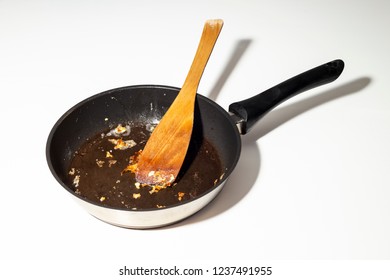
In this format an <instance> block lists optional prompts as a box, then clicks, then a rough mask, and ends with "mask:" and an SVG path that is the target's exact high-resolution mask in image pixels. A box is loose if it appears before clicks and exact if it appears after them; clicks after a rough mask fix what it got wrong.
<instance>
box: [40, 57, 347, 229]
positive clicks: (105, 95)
mask: <svg viewBox="0 0 390 280" xmlns="http://www.w3.org/2000/svg"><path fill="white" fill-rule="evenodd" d="M343 68H344V62H343V61H342V60H334V61H331V62H329V63H326V64H323V65H321V66H318V67H316V68H313V69H311V70H309V71H307V72H304V73H302V74H299V75H297V76H295V77H293V78H291V79H289V80H287V81H285V82H282V83H280V84H279V85H277V86H275V87H272V88H270V89H268V90H266V91H264V92H262V93H260V94H258V95H256V96H254V97H252V98H249V99H247V100H243V101H240V102H236V103H233V104H231V105H230V106H229V112H230V113H228V112H227V111H225V110H224V109H223V108H222V107H220V106H219V105H218V104H216V103H215V102H213V101H212V100H210V99H208V98H206V97H204V96H202V95H200V94H198V95H197V97H196V106H195V107H196V108H195V122H194V129H193V133H192V138H191V144H190V147H189V152H188V154H187V156H186V159H185V163H184V165H183V167H182V170H181V171H180V173H181V175H180V174H179V176H178V178H177V181H178V182H177V186H176V185H173V186H171V187H169V188H167V189H164V190H160V191H159V192H158V193H153V190H152V191H151V189H148V192H149V193H150V195H149V194H148V193H146V190H145V188H140V187H139V186H137V184H133V183H131V184H133V185H131V186H130V183H128V181H127V180H130V179H129V178H131V176H133V174H129V173H123V174H118V176H120V178H119V179H117V180H116V181H115V182H114V183H113V185H112V186H111V185H109V184H107V183H99V182H97V183H96V184H95V185H94V186H95V187H91V188H90V191H91V193H94V196H95V197H96V199H92V198H89V197H87V196H83V195H82V194H80V192H79V191H78V188H77V186H78V183H79V181H77V182H76V177H75V175H74V173H75V172H76V173H77V172H78V171H77V169H76V171H75V169H74V168H72V165H73V164H76V163H75V160H76V159H77V157H79V158H80V162H83V160H85V159H86V157H87V155H86V153H84V152H82V150H80V149H83V148H82V147H84V148H85V147H87V146H88V145H89V144H86V143H88V141H89V142H90V143H92V142H93V141H95V142H93V143H96V141H103V140H104V141H105V142H104V143H106V142H107V143H108V141H106V140H107V139H108V140H109V141H111V140H110V138H109V137H113V136H107V135H111V134H110V133H111V132H110V131H112V130H113V129H115V128H116V127H117V125H118V124H121V125H122V126H123V127H128V134H129V135H128V136H126V137H134V142H136V145H135V146H134V147H132V148H131V149H132V150H128V153H129V154H127V155H126V160H127V161H128V159H129V157H130V156H131V154H134V152H136V151H138V150H140V149H142V145H144V144H145V142H146V140H147V137H148V135H147V134H145V131H141V130H137V129H136V128H134V129H133V126H135V125H137V126H143V127H145V128H148V127H149V128H150V127H153V126H154V125H156V124H157V123H158V121H159V120H160V119H161V118H162V116H163V115H164V113H165V112H166V110H167V109H168V108H169V106H170V104H171V103H172V102H173V100H174V99H175V97H176V95H177V94H178V93H179V90H180V89H179V88H175V87H168V86H160V85H139V86H128V87H122V88H116V89H112V90H108V91H105V92H102V93H99V94H96V95H94V96H92V97H89V98H87V99H85V100H84V101H81V102H80V103H78V104H77V105H75V106H74V107H72V108H71V109H69V110H68V111H67V112H66V113H65V114H64V115H63V116H62V117H61V118H60V119H59V120H58V121H57V122H56V123H55V125H54V127H53V128H52V130H51V132H50V134H49V136H48V140H47V146H46V157H47V162H48V165H49V168H50V170H51V172H52V174H53V175H54V177H55V179H56V180H57V181H58V182H59V183H60V184H61V185H62V186H63V187H64V188H65V189H66V190H67V191H68V192H69V193H70V194H71V195H72V197H74V198H75V199H76V201H77V202H78V203H80V204H81V205H82V206H83V207H84V208H85V209H86V210H87V211H88V212H89V213H90V214H91V215H93V216H95V217H96V218H98V219H100V220H103V221H105V222H107V223H109V224H113V225H117V226H121V227H126V228H139V229H146V228H155V227H161V226H165V225H168V224H172V223H175V222H178V221H180V220H182V219H184V218H186V217H188V216H190V215H192V214H194V213H196V212H197V211H199V210H200V209H202V208H203V207H204V206H206V205H207V204H208V203H210V202H211V201H212V200H213V198H215V196H216V195H217V194H218V193H219V192H220V191H221V190H222V187H223V185H224V184H225V182H226V180H227V179H228V177H229V175H230V174H231V172H232V171H233V169H234V168H235V166H236V164H237V162H238V159H239V157H240V152H241V137H240V136H241V134H245V133H247V132H248V131H249V130H250V129H251V127H253V125H254V124H255V123H256V122H257V121H258V120H259V119H260V118H261V117H262V116H264V115H265V114H266V113H267V112H269V111H270V110H271V109H273V108H274V107H275V106H277V105H279V104H280V103H282V102H283V101H285V100H287V99H289V98H290V97H292V96H294V95H296V94H298V93H301V92H303V91H306V90H309V89H311V88H314V87H317V86H320V85H323V84H326V83H330V82H332V81H334V80H336V79H337V78H338V77H339V75H340V74H341V73H342V71H343ZM137 131H138V132H137ZM141 135H142V137H141ZM105 137H107V139H106V138H105ZM120 137H122V135H121V136H120ZM93 139H95V140H93ZM102 139H103V140H102ZM127 139H130V138H127ZM92 140H93V141H92ZM161 141H162V142H163V141H164V139H162V140H161ZM205 144H207V145H209V146H208V147H209V148H207V149H206V150H205V151H206V152H205V154H204V155H202V156H203V157H204V158H201V155H200V154H201V150H202V145H205ZM86 145H87V146H86ZM91 145H92V144H91ZM80 147H81V148H80ZM99 148H101V147H100V146H99ZM101 149H102V151H103V150H104V148H101ZM118 151H119V150H114V149H111V150H109V151H108V150H106V151H105V155H106V157H107V159H104V160H101V161H99V160H98V158H96V162H95V160H94V159H93V161H94V162H93V163H92V164H91V166H93V168H95V169H96V170H97V171H96V172H95V171H90V172H84V173H85V174H87V173H88V175H89V176H90V177H91V180H92V179H93V178H95V177H96V178H99V176H101V177H102V180H108V179H110V175H107V174H103V172H101V171H100V170H103V169H99V167H101V166H103V165H104V164H108V163H107V162H108V158H109V157H110V158H112V159H115V157H116V154H115V153H118V155H119V152H118ZM213 153H215V154H213ZM207 157H210V159H209V158H207ZM112 159H110V160H112ZM216 159H218V163H219V167H218V168H219V170H220V171H219V173H218V174H216V171H215V170H214V171H213V170H212V168H211V167H209V164H208V163H207V162H208V160H216ZM101 162H102V163H101ZM115 162H117V163H116V164H117V165H118V164H119V160H118V161H115ZM196 162H197V164H196ZM99 163H101V164H99ZM111 163H112V164H114V161H110V164H111ZM121 164H124V166H125V165H126V164H128V162H123V163H121ZM195 165H196V168H197V170H195V172H194V176H193V177H191V178H189V179H188V178H187V179H185V178H186V174H187V173H189V172H192V171H191V170H192V169H194V168H195V167H194V166H195ZM97 166H98V167H97ZM113 167H114V165H112V166H111V165H110V168H108V167H107V170H109V171H110V172H111V171H112V170H113ZM95 169H94V170H95ZM210 169H211V171H210ZM84 173H82V172H80V174H81V175H82V176H83V175H84ZM209 173H212V174H209ZM70 174H73V176H74V177H72V178H73V180H72V178H71V179H70ZM203 175H204V176H205V179H204V180H203V179H199V178H202V177H201V176H203ZM94 176H95V177H94ZM199 176H200V177H199ZM208 176H209V177H210V176H211V178H215V180H214V179H212V181H211V183H210V182H208V183H207V185H206V186H203V189H202V188H200V187H199V188H196V189H195V188H194V187H193V185H195V182H192V181H191V180H192V179H193V178H195V179H194V180H196V179H197V178H198V181H202V182H206V181H207V180H206V177H207V178H208ZM212 176H214V177H212ZM243 176H244V174H243ZM82 180H83V177H81V179H80V182H81V181H82ZM181 180H183V182H184V181H185V180H187V181H186V183H185V184H186V185H188V186H184V183H183V189H180V188H182V187H181V185H180V184H181V182H180V181H181ZM107 182H108V181H107ZM119 182H120V183H119ZM116 183H118V184H128V185H129V187H128V188H129V189H130V187H132V188H133V189H134V190H133V193H132V194H131V193H129V194H127V193H126V190H124V191H121V192H119V193H118V194H117V195H115V197H120V196H121V195H122V197H121V198H120V199H121V201H119V200H118V203H122V204H123V205H127V204H128V205H130V203H133V202H131V201H134V203H140V201H141V199H142V198H143V197H147V196H150V197H151V198H150V199H155V200H156V199H157V198H158V197H159V195H161V199H162V201H157V202H156V201H154V202H153V203H155V204H156V207H152V206H150V205H151V204H150V205H149V206H145V207H144V208H142V207H140V206H137V205H136V204H134V205H136V206H134V205H133V206H131V205H130V206H128V207H124V206H123V205H122V206H123V207H122V206H121V205H120V204H119V205H115V204H112V205H110V204H109V203H108V202H110V200H114V198H112V199H111V198H109V197H108V196H107V195H108V194H107V193H105V192H104V191H107V189H108V188H111V189H109V191H107V192H110V193H111V192H112V191H114V190H115V189H116V185H115V184H116ZM184 187H188V188H190V189H191V190H189V191H188V192H187V191H186V190H185V189H184ZM237 187H239V186H237ZM138 192H139V193H138ZM170 192H171V193H172V194H174V195H173V197H174V198H175V199H176V200H175V201H174V202H170V204H168V203H165V202H164V201H163V199H164V195H165V194H168V193H170ZM141 195H142V196H141ZM182 198H183V199H182ZM126 203H127V204H126ZM148 203H149V202H148Z"/></svg>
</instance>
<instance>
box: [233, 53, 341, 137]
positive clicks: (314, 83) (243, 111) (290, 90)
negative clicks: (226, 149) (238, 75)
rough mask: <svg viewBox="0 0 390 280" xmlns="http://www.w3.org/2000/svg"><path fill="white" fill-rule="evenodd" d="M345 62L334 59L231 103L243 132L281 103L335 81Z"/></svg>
mask: <svg viewBox="0 0 390 280" xmlns="http://www.w3.org/2000/svg"><path fill="white" fill-rule="evenodd" d="M343 69H344V62H343V61H342V60H340V59H336V60H333V61H331V62H328V63H325V64H323V65H320V66H317V67H315V68H313V69H311V70H308V71H306V72H304V73H301V74H299V75H297V76H295V77H293V78H290V79H288V80H286V81H284V82H282V83H280V84H278V85H276V86H274V87H272V88H270V89H268V90H266V91H264V92H262V93H260V94H258V95H255V96H253V97H251V98H248V99H246V100H243V101H239V102H235V103H232V104H230V106H229V112H230V113H232V114H233V115H234V116H235V117H236V119H238V120H237V121H236V122H237V125H238V127H239V129H240V133H241V134H246V133H247V132H248V131H249V130H250V129H251V127H252V126H253V125H254V124H255V123H256V122H257V121H258V120H259V119H261V118H262V117H263V116H264V115H265V114H267V113H268V112H269V111H271V110H272V109H273V108H274V107H276V106H277V105H279V104H280V103H282V102H284V101H286V100H288V99H289V98H291V97H293V96H295V95H297V94H299V93H301V92H304V91H306V90H309V89H312V88H315V87H318V86H321V85H324V84H327V83H330V82H333V81H334V80H336V79H337V78H338V77H339V76H340V74H341V73H342V72H343Z"/></svg>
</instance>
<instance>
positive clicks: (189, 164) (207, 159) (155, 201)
mask: <svg viewBox="0 0 390 280" xmlns="http://www.w3.org/2000/svg"><path fill="white" fill-rule="evenodd" d="M109 131H110V130H109V129H107V131H104V132H101V133H99V134H98V135H96V136H95V137H93V138H91V139H88V140H87V141H86V142H85V143H84V144H83V145H82V146H81V147H80V148H79V149H78V150H77V151H76V152H75V154H74V157H73V159H72V161H71V164H70V168H69V175H68V179H69V182H68V185H72V189H73V190H74V191H75V193H76V194H77V195H79V196H81V197H84V198H85V199H87V200H89V201H91V202H95V203H98V204H101V205H104V206H109V207H114V208H120V209H133V210H136V209H137V210H142V209H153V208H163V207H167V206H171V205H175V204H178V203H181V202H184V201H187V200H190V199H193V198H196V197H197V196H199V195H202V194H203V193H205V192H207V191H208V190H209V189H210V188H212V187H213V186H215V184H217V183H218V182H219V181H220V180H221V179H222V177H223V171H222V165H221V161H220V159H219V157H218V154H217V151H216V150H215V148H214V147H213V146H212V144H211V143H210V142H209V141H207V140H206V139H198V140H196V139H192V140H191V143H190V147H189V152H188V154H187V157H186V160H185V162H184V165H183V167H182V169H181V171H180V173H179V175H178V177H177V179H176V180H175V182H174V183H173V184H172V186H169V187H167V188H166V189H162V190H160V191H158V192H155V193H150V191H151V190H152V187H150V186H144V187H142V186H138V187H137V185H138V184H137V183H136V180H135V176H134V174H133V173H131V172H126V173H123V170H124V169H125V168H126V167H127V166H128V164H129V159H130V157H131V156H133V155H134V154H135V153H136V152H138V151H139V150H141V149H143V147H144V146H145V144H146V141H147V139H148V138H149V136H150V134H151V132H149V131H148V130H147V129H146V127H145V126H144V125H142V126H141V125H134V126H131V128H130V134H129V135H128V136H123V137H120V136H116V137H115V136H107V133H108V132H109ZM120 138H121V139H122V140H124V141H126V140H134V141H135V142H136V145H135V146H134V147H132V148H128V149H125V150H119V149H114V146H115V145H114V144H113V143H112V142H111V141H109V139H120ZM162 141H163V140H162ZM162 144H163V143H162ZM76 176H78V177H77V178H78V179H76V180H75V178H76Z"/></svg>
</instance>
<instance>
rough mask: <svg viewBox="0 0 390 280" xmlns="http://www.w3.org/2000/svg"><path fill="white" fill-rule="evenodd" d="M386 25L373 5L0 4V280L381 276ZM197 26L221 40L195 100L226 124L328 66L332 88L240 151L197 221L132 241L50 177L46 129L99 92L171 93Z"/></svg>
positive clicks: (389, 213) (266, 122) (388, 157)
mask: <svg viewBox="0 0 390 280" xmlns="http://www.w3.org/2000/svg"><path fill="white" fill-rule="evenodd" d="M389 13H390V2H389V1H385V0H371V1H363V0H360V1H352V0H348V1H347V0H346V1H339V0H337V1H336V0H327V1H303V0H296V1H287V0H286V1H281V0H278V1H254V0H253V1H248V0H237V1H233V0H231V1H213V0H207V1H206V0H196V1H173V0H164V1H103V0H102V1H86V0H79V1H59V0H57V1H43V0H41V1H20V0H12V1H7V0H0V94H1V109H0V122H1V138H0V139H1V140H0V141H1V160H0V170H1V178H2V182H1V189H2V191H1V193H0V221H1V230H0V236H1V239H0V246H1V248H0V258H1V262H2V264H3V265H4V268H8V269H9V271H11V272H13V274H12V275H13V276H15V279H19V278H18V276H20V275H24V276H27V275H30V276H31V275H37V276H38V275H40V276H41V277H43V278H44V276H47V279H51V278H50V275H49V273H48V272H47V269H48V268H49V267H52V268H53V267H54V268H55V269H57V271H56V278H58V277H59V276H64V275H67V277H68V276H75V275H89V276H94V277H95V278H96V277H98V276H99V275H100V276H101V277H103V275H104V277H103V278H105V279H108V278H111V279H117V278H118V279H119V278H120V277H119V276H118V269H119V268H121V267H123V266H124V265H127V266H132V265H134V266H135V265H136V264H138V265H143V266H147V265H160V264H165V265H166V266H169V265H174V264H179V263H181V264H182V266H183V267H184V266H187V267H188V266H191V265H192V266H196V264H198V266H204V267H205V266H208V267H210V266H212V265H216V264H219V265H231V264H241V265H272V264H274V267H275V271H276V272H275V277H277V275H279V276H280V275H282V274H283V275H285V276H292V274H289V269H290V268H291V267H295V268H296V267H299V269H297V268H296V269H295V270H294V274H295V276H299V275H300V276H301V277H302V276H304V275H305V274H304V271H307V269H309V271H310V268H308V267H311V265H310V264H313V263H312V261H320V263H319V265H320V267H322V268H324V267H327V268H328V269H325V270H321V269H318V270H317V269H312V271H310V273H312V274H313V273H314V274H316V273H318V275H316V279H321V278H319V277H320V275H324V273H325V274H326V273H328V274H327V275H328V276H332V277H334V276H337V273H335V274H336V275H334V274H332V273H331V272H330V271H331V269H329V267H332V265H334V266H336V267H339V268H340V270H341V271H343V272H344V273H345V275H344V276H351V274H352V275H355V276H359V275H362V273H361V271H362V269H363V270H364V269H365V268H366V267H367V261H369V267H370V266H375V267H376V269H379V270H380V271H381V273H380V277H385V276H384V273H385V274H386V273H388V274H387V275H389V274H390V273H389V271H388V270H386V269H385V268H384V267H385V266H386V265H388V264H389V262H386V263H385V264H386V265H385V264H383V263H382V262H380V260H387V261H388V260H390V175H389V174H390V172H389V171H390V170H389V167H390V148H389V143H390V108H389V106H390V79H389V70H388V69H389V65H390V55H389V52H390V39H389V38H390V37H389V27H390V17H389ZM209 18H222V19H224V21H225V25H224V28H223V30H222V33H221V35H220V37H219V40H218V42H217V44H216V47H215V48H214V52H213V54H212V56H211V59H210V61H209V63H208V65H207V69H206V71H205V73H204V75H203V78H202V81H201V84H200V86H199V93H201V94H203V95H205V96H208V97H209V98H211V99H212V100H214V101H216V102H217V103H219V104H220V105H221V106H222V107H224V108H226V109H227V107H228V105H229V104H230V103H232V102H234V101H238V100H242V99H244V98H247V97H250V96H253V95H255V94H257V93H259V92H261V91H263V90H266V89H267V88H269V87H271V86H273V85H275V84H277V83H279V82H281V81H283V80H285V79H287V78H290V77H291V76H294V75H296V74H299V73H301V72H303V71H306V70H308V69H310V68H312V67H315V66H317V65H320V64H323V63H325V62H328V61H330V60H333V59H336V58H341V59H343V60H344V61H345V64H346V67H345V70H344V73H343V74H342V75H341V76H340V78H339V79H338V80H336V81H335V82H334V83H332V84H329V85H325V86H323V87H320V88H317V89H314V90H311V91H310V92H306V93H303V94H301V95H300V96H298V97H296V98H294V99H291V100H289V101H288V102H286V103H284V104H283V105H281V106H280V107H278V108H277V109H275V110H274V111H272V112H271V113H269V114H268V115H267V116H266V117H265V118H263V119H262V120H261V121H260V122H259V123H258V124H257V125H256V127H255V128H254V129H253V130H252V131H251V132H250V133H249V134H248V135H246V136H243V137H242V140H243V149H242V154H241V158H240V161H239V163H238V166H237V168H236V169H235V171H234V173H233V174H232V175H231V177H230V178H229V180H228V182H227V183H226V185H225V188H224V189H223V191H222V193H221V194H220V195H219V196H218V197H217V199H216V200H215V201H213V202H212V203H211V204H210V205H208V206H207V207H206V208H205V209H203V210H202V211H201V212H199V213H197V214H196V215H194V216H192V217H190V218H189V219H187V220H185V221H183V222H181V223H178V224H175V225H172V226H169V227H166V228H162V229H156V230H143V231H141V230H129V229H123V228H118V227H114V226H111V225H108V224H106V223H103V222H101V221H99V220H97V219H95V218H93V217H92V216H90V215H89V214H88V213H86V212H85V211H84V210H83V209H81V208H80V207H79V206H78V205H77V204H76V203H75V202H74V201H73V200H72V199H71V197H70V196H69V194H68V193H67V192H66V191H64V190H63V188H62V187H60V185H59V184H58V183H57V182H56V181H55V179H54V178H53V176H52V175H51V173H50V171H49V168H48V166H47V163H46V158H45V145H46V139H47V136H48V134H49V132H50V129H51V128H52V126H53V125H54V123H55V122H56V120H57V119H58V118H59V117H60V116H61V115H62V114H63V113H64V112H65V111H66V110H68V109H69V108H70V107H71V106H73V105H74V104H76V103H77V102H79V101H81V100H83V99H85V98H87V97H89V96H91V95H93V94H96V93H99V92H102V91H105V90H107V89H111V88H116V87H120V86H126V85H137V84H162V85H171V86H177V87H180V86H181V85H182V83H183V81H184V78H185V76H186V75H187V71H188V69H189V67H190V64H191V62H192V59H193V56H194V54H195V50H196V47H197V44H198V41H199V38H200V34H201V31H202V28H203V24H204V21H205V20H206V19H209ZM328 260H330V261H336V262H331V264H330V265H329V266H328V265H327V263H326V262H325V263H324V261H328ZM344 260H352V261H353V262H352V263H351V262H348V265H347V264H345V263H344V262H343V261H344ZM371 260H377V261H378V260H379V261H378V262H375V263H374V264H373V263H372V262H371ZM286 261H287V262H286ZM290 261H291V263H290ZM301 261H305V262H304V263H303V264H302V263H301ZM339 261H342V262H341V264H340V262H339ZM360 261H365V262H363V264H362V263H361V262H360ZM306 262H308V263H309V264H308V265H306ZM315 263H316V262H315ZM104 264H106V265H104ZM295 264H297V266H295ZM316 264H318V263H316ZM84 266H85V267H84ZM377 266H379V268H378V267H377ZM278 267H279V269H278ZM303 267H306V268H305V269H303ZM314 267H315V266H314ZM283 268H284V270H283ZM301 268H302V269H301ZM381 269H382V270H381ZM366 270H367V271H368V269H366ZM3 271H4V270H2V272H3ZM45 271H46V272H45ZM99 271H100V272H99ZM336 271H337V270H336ZM373 271H377V270H375V269H373V270H372V271H371V272H373ZM291 273H292V272H291ZM339 274H340V275H341V274H342V272H340V273H339ZM367 274H370V273H369V272H367ZM370 275H371V274H370ZM51 276H53V275H51ZM312 276H313V275H312ZM366 276H367V275H366ZM378 276H379V274H378ZM64 277H65V276H64ZM35 278H36V277H35ZM68 278H69V277H68ZM4 279H5V278H4ZM8 279H9V277H8ZM45 279H46V278H45ZM231 279H233V278H231ZM239 279H242V278H239ZM284 279H286V278H284ZM328 279H329V278H328ZM373 279H374V278H373ZM376 279H380V278H376ZM383 279H384V278H383Z"/></svg>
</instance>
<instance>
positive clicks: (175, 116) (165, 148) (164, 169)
mask: <svg viewBox="0 0 390 280" xmlns="http://www.w3.org/2000/svg"><path fill="white" fill-rule="evenodd" d="M222 26H223V21H222V20H219V19H217V20H208V21H206V23H205V25H204V29H203V33H202V37H201V39H200V42H199V46H198V49H197V51H196V54H195V57H194V60H193V62H192V65H191V68H190V70H189V72H188V74H187V78H186V80H185V81H184V85H183V87H182V89H181V90H180V92H179V94H178V95H177V97H176V98H175V100H174V101H173V103H172V105H171V106H170V107H169V109H168V111H167V112H166V113H165V115H164V117H163V118H162V119H161V121H160V123H159V124H158V125H157V127H156V128H155V129H154V131H153V133H152V135H151V137H150V138H149V140H148V142H147V143H146V146H145V148H144V150H143V151H142V153H141V155H140V157H139V161H138V165H137V170H136V172H135V175H136V180H137V181H138V182H140V183H143V184H148V185H169V184H170V183H172V182H173V181H174V180H175V179H176V177H177V174H178V173H179V170H180V168H181V166H182V164H183V161H184V158H185V156H186V153H187V149H188V145H189V143H190V139H191V134H192V127H193V123H194V107H195V99H196V93H197V90H198V85H199V82H200V79H201V77H202V74H203V71H204V68H205V67H206V64H207V61H208V59H209V57H210V55H211V52H212V51H213V48H214V45H215V42H216V41H217V38H218V35H219V33H220V31H221V29H222Z"/></svg>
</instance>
